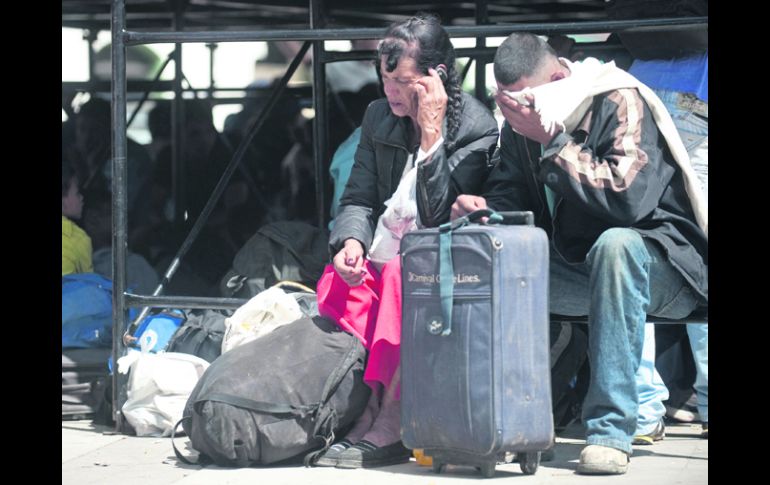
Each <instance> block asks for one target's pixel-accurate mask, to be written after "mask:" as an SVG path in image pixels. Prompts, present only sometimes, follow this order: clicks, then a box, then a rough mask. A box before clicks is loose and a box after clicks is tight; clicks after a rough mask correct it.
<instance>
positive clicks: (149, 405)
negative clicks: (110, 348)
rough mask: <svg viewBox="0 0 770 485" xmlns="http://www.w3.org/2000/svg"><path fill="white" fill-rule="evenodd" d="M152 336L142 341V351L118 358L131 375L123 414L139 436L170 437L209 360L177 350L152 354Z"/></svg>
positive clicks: (121, 366) (122, 370)
mask: <svg viewBox="0 0 770 485" xmlns="http://www.w3.org/2000/svg"><path fill="white" fill-rule="evenodd" d="M154 343H155V342H153V341H152V337H148V339H147V340H144V339H143V340H142V341H141V342H140V345H141V347H142V351H141V352H139V351H137V350H134V349H130V350H129V353H128V354H127V355H125V356H123V357H121V358H120V359H118V372H120V373H121V374H126V373H127V372H129V370H130V372H131V374H130V376H129V378H128V399H127V400H126V402H125V403H124V404H123V408H122V411H123V415H124V416H125V417H126V420H127V421H128V422H129V424H131V426H133V427H134V430H135V431H136V435H137V436H170V435H171V430H172V428H173V427H174V425H175V424H176V423H177V422H178V421H179V420H180V419H182V413H183V411H184V406H185V404H186V403H187V398H189V397H190V393H192V390H193V388H194V387H195V385H196V384H197V383H198V379H200V377H201V376H202V375H203V373H204V372H205V371H206V369H207V368H208V366H209V363H208V362H207V361H205V360H203V359H201V358H200V357H197V356H195V355H191V354H182V353H178V352H160V353H157V354H152V353H150V352H149V350H150V349H151V348H152V346H153V345H154Z"/></svg>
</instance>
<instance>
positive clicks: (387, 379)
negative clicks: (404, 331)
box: [337, 256, 411, 468]
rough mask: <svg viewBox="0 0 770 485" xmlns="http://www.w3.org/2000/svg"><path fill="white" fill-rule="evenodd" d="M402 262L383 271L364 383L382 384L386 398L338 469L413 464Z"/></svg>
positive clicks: (349, 449) (339, 461)
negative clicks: (404, 383) (404, 372)
mask: <svg viewBox="0 0 770 485" xmlns="http://www.w3.org/2000/svg"><path fill="white" fill-rule="evenodd" d="M400 351H401V260H400V258H399V257H398V256H396V257H395V258H393V259H392V260H390V261H388V262H387V263H386V264H385V266H384V267H383V268H382V287H381V292H380V308H379V311H378V312H377V325H376V328H375V331H374V333H373V335H372V348H371V350H370V352H369V359H368V361H367V365H366V371H365V372H364V381H365V382H367V383H368V384H369V385H372V383H378V384H382V386H383V395H382V400H381V402H380V407H379V410H378V412H377V413H376V415H375V417H374V421H373V423H372V425H371V427H370V428H369V430H367V431H366V433H365V434H364V435H363V436H362V437H361V439H360V440H359V441H358V442H357V443H356V444H355V445H354V446H352V447H350V448H348V449H347V450H345V451H344V452H343V453H342V454H341V455H340V457H339V460H338V462H337V467H338V468H362V467H363V468H371V467H379V466H385V465H392V464H396V463H403V462H406V461H409V457H410V456H411V452H410V451H409V450H408V449H407V448H405V447H404V446H403V444H402V443H401V376H400V365H399V363H400V357H401V353H400Z"/></svg>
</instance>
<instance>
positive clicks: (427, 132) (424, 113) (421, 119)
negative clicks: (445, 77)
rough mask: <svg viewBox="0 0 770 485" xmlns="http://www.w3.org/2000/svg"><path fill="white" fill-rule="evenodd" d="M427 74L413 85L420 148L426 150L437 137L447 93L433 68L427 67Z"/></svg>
mask: <svg viewBox="0 0 770 485" xmlns="http://www.w3.org/2000/svg"><path fill="white" fill-rule="evenodd" d="M428 74H429V75H428V76H423V77H422V78H420V79H418V80H417V82H416V83H415V85H414V91H415V93H416V94H417V124H418V125H419V126H420V136H421V139H420V148H422V149H423V151H428V150H429V149H430V147H432V146H433V145H434V144H435V143H436V142H437V141H438V139H439V138H441V126H442V125H443V123H444V116H445V115H446V104H447V99H448V97H447V94H446V90H445V89H444V83H442V82H441V78H440V77H439V75H438V72H436V70H435V69H428Z"/></svg>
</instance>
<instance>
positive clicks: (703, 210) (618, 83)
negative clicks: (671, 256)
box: [513, 57, 708, 238]
mask: <svg viewBox="0 0 770 485" xmlns="http://www.w3.org/2000/svg"><path fill="white" fill-rule="evenodd" d="M559 60H560V61H561V62H562V63H564V65H566V66H567V67H568V68H569V70H570V75H569V76H567V77H565V78H562V79H559V80H558V81H553V82H550V83H546V84H543V85H540V86H537V87H535V88H524V89H523V90H522V91H520V93H530V94H532V95H533V96H534V99H535V103H534V104H535V110H536V111H537V112H538V114H540V119H541V122H542V125H543V128H544V129H545V130H546V131H547V132H548V133H549V134H551V135H555V134H556V133H557V132H558V131H559V130H557V128H560V129H561V130H563V131H565V132H566V133H571V132H572V131H573V130H574V129H575V127H576V126H577V124H578V123H579V122H580V120H581V119H583V116H584V115H585V113H586V111H587V110H588V108H589V107H590V106H591V102H592V101H593V97H594V96H596V95H597V94H601V93H606V92H609V91H615V90H617V89H622V88H636V89H637V90H639V94H641V96H642V98H644V100H645V101H646V102H647V104H648V105H649V107H650V111H652V115H653V118H654V119H655V123H656V124H657V125H658V129H660V132H661V133H662V134H663V137H664V138H665V139H666V142H667V143H668V146H669V149H670V150H671V154H672V155H673V156H674V159H675V160H676V162H677V163H678V164H679V166H680V167H681V169H682V173H683V174H684V183H685V189H686V190H687V194H688V196H689V197H690V203H691V204H692V207H693V211H694V212H695V218H696V220H697V222H698V225H699V226H700V228H701V229H703V232H704V233H706V238H708V201H707V199H706V196H705V194H704V192H703V190H702V189H701V186H700V183H699V181H698V176H697V174H696V173H695V170H694V169H693V168H692V164H691V163H690V157H689V156H688V155H687V149H686V148H685V146H684V143H682V139H681V138H680V136H679V133H678V131H677V129H676V126H674V121H673V120H672V119H671V115H670V114H669V113H668V110H667V109H666V107H665V106H664V105H663V102H662V101H661V100H660V98H658V96H657V95H656V94H655V93H654V92H653V91H652V90H651V89H650V88H649V87H647V86H645V85H644V84H642V83H641V82H640V81H639V80H638V79H636V78H635V77H633V76H632V75H631V74H629V73H627V72H625V71H623V70H622V69H619V68H617V67H615V62H608V63H605V64H602V63H601V62H600V61H599V60H598V59H595V58H593V57H589V58H587V59H585V60H584V61H582V62H570V61H569V60H567V59H564V58H561V57H560V58H559ZM513 94H514V95H515V94H518V93H513Z"/></svg>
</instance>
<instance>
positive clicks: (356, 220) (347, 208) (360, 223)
mask: <svg viewBox="0 0 770 485" xmlns="http://www.w3.org/2000/svg"><path fill="white" fill-rule="evenodd" d="M378 108H379V109H378ZM381 112H382V105H381V104H380V105H378V102H377V101H375V102H374V103H372V104H370V105H369V107H368V108H367V110H366V113H365V114H364V119H363V122H362V124H361V139H360V141H359V143H358V148H357V149H356V153H355V155H354V159H355V161H354V162H353V167H352V168H351V170H350V177H348V182H347V184H346V185H345V191H344V192H343V193H342V197H341V198H340V209H339V214H338V215H337V218H336V222H335V223H334V228H333V229H332V232H331V235H330V237H329V251H330V253H331V255H332V256H334V255H336V254H337V253H338V252H339V251H340V250H341V249H342V248H343V246H344V245H345V241H346V240H348V239H355V240H357V241H358V242H360V243H361V246H362V248H363V251H364V254H366V251H367V249H368V248H369V246H370V245H371V243H372V237H373V234H374V227H375V225H376V221H375V220H374V213H375V211H376V209H377V207H378V198H377V197H378V196H377V194H378V190H377V177H378V173H377V163H376V160H375V153H374V144H373V142H372V132H373V131H374V129H375V124H376V120H378V119H379V114H381Z"/></svg>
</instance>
